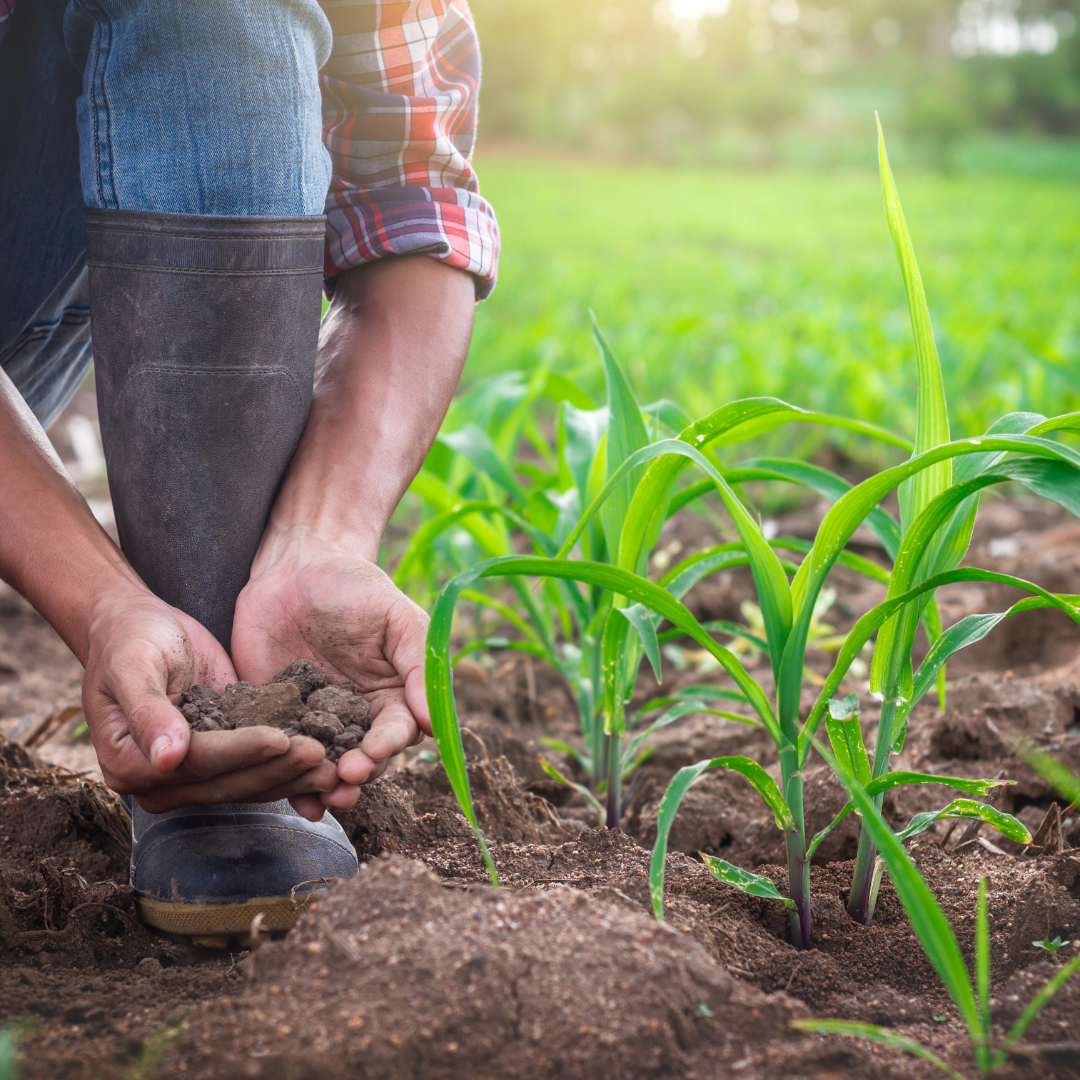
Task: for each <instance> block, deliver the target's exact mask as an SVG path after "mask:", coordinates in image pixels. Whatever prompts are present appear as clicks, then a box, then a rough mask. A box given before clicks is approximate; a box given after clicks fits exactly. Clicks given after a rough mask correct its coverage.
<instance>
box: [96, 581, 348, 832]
mask: <svg viewBox="0 0 1080 1080" xmlns="http://www.w3.org/2000/svg"><path fill="white" fill-rule="evenodd" d="M88 642H89V652H88V656H87V659H86V675H85V678H84V679H83V710H84V712H85V713H86V722H87V726H88V727H89V729H90V736H91V738H92V739H93V742H94V749H95V750H96V751H97V755H98V761H99V762H100V764H101V771H102V773H103V775H104V777H105V782H106V783H107V784H108V785H109V787H111V788H112V789H113V790H114V791H118V792H120V793H121V794H132V795H134V796H135V798H136V799H137V800H138V802H139V805H140V806H142V807H143V809H145V810H148V811H150V812H151V813H162V812H163V811H165V810H172V809H175V808H176V807H179V806H185V805H188V804H192V803H196V804H197V803H213V802H242V801H258V802H269V801H271V800H274V799H281V798H286V797H290V796H297V795H302V794H306V793H310V792H319V791H326V790H331V789H333V788H334V787H335V786H336V784H337V771H336V769H335V768H334V766H333V765H332V764H331V763H330V762H327V761H325V760H324V757H325V754H324V751H323V748H322V746H321V744H320V743H318V742H316V741H315V740H314V739H308V738H302V737H299V738H293V739H291V740H290V739H289V737H288V736H287V735H285V733H284V732H282V731H278V730H275V729H274V728H270V727H249V728H241V729H239V730H237V731H213V732H196V733H192V732H191V729H190V727H189V726H188V723H187V721H186V720H185V719H184V717H183V715H182V714H181V713H180V711H179V710H178V709H177V707H176V706H177V703H178V702H179V700H180V695H181V693H182V692H183V691H184V690H185V689H187V688H188V687H189V686H191V685H192V684H193V683H195V684H200V685H203V686H210V687H213V688H215V689H217V690H221V689H224V687H225V686H226V684H228V683H231V682H235V681H236V674H235V672H234V671H233V665H232V663H231V662H230V660H229V657H228V655H227V654H226V653H225V650H224V649H222V647H221V646H220V645H219V644H218V643H217V641H215V640H214V638H213V637H212V636H211V634H210V633H209V631H207V630H206V629H205V628H204V627H203V626H201V625H200V624H199V623H198V622H196V621H195V620H194V619H192V618H190V617H189V616H187V615H185V614H184V613H183V612H181V611H178V610H176V609H175V608H172V607H169V605H168V604H165V603H163V602H162V601H161V600H158V599H157V598H156V597H154V596H153V595H151V594H150V593H149V592H148V591H146V590H145V588H144V589H142V590H139V589H132V590H130V591H128V590H124V592H123V593H122V594H119V595H114V596H112V597H111V598H110V599H109V600H108V601H105V602H103V603H101V604H99V605H98V606H97V608H96V609H95V611H94V616H93V618H92V620H91V623H90V628H89V633H88Z"/></svg>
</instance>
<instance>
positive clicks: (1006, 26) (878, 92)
mask: <svg viewBox="0 0 1080 1080" xmlns="http://www.w3.org/2000/svg"><path fill="white" fill-rule="evenodd" d="M471 4H472V10H473V14H474V17H475V19H476V23H477V27H478V29H479V32H480V38H481V43H482V46H483V50H484V83H483V90H482V95H483V113H482V117H483V125H484V128H483V130H484V134H485V135H486V136H489V137H490V136H494V137H498V138H501V139H508V138H509V139H512V138H521V139H528V140H531V141H539V142H546V143H556V144H560V145H564V146H570V147H576V148H580V149H583V150H592V151H600V152H603V153H606V154H614V155H634V156H648V157H654V158H658V159H661V160H689V161H712V160H724V159H730V158H731V157H733V156H734V157H736V158H740V157H741V158H742V159H744V160H759V161H768V160H771V158H772V156H773V151H774V149H775V146H776V144H777V141H778V140H780V139H782V138H784V137H786V136H789V135H791V134H792V133H793V132H795V133H798V132H803V133H807V134H809V135H811V136H812V137H816V138H818V139H820V140H828V139H829V138H838V137H840V138H842V137H844V136H849V137H860V138H861V137H862V136H863V135H864V134H865V129H866V127H867V124H868V122H869V112H870V110H871V109H872V108H874V107H879V108H881V109H882V111H883V113H884V114H885V115H886V116H889V115H890V114H891V115H892V116H893V117H894V118H895V119H901V118H903V119H904V122H905V126H906V130H907V131H908V133H909V134H910V135H911V137H912V139H913V140H914V141H915V142H916V143H917V144H918V145H920V146H922V147H923V148H924V152H925V154H926V156H927V157H928V158H929V159H930V160H931V161H933V162H934V163H936V164H938V165H940V166H943V167H947V166H948V165H949V162H950V160H951V153H952V147H953V146H954V144H955V143H956V141H957V139H958V138H960V137H961V136H962V135H963V134H965V133H966V132H968V131H971V130H972V129H974V128H976V127H983V128H987V129H1011V130H1030V131H1041V132H1048V133H1052V134H1059V135H1061V134H1073V133H1077V132H1080V35H1077V33H1076V28H1077V20H1078V17H1080V0H964V2H963V3H961V4H960V5H959V7H958V6H957V4H956V2H955V0H817V3H816V4H811V3H808V2H803V0H471Z"/></svg>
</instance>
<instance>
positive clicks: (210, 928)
mask: <svg viewBox="0 0 1080 1080" xmlns="http://www.w3.org/2000/svg"><path fill="white" fill-rule="evenodd" d="M317 896H318V894H310V893H309V894H308V895H307V896H304V897H303V898H302V899H298V900H296V901H294V900H292V899H290V898H289V897H288V896H265V897H256V898H255V899H253V900H246V901H244V902H243V903H241V904H185V903H179V902H168V901H163V900H148V899H145V898H143V897H136V898H135V907H136V910H137V911H138V913H139V918H140V919H141V920H142V921H143V922H144V923H146V925H147V926H152V927H154V929H156V930H163V931H164V932H165V933H166V934H172V935H173V936H174V937H183V938H190V939H191V941H192V942H193V943H194V944H195V945H201V946H203V947H204V948H211V949H226V948H228V947H229V942H230V941H231V940H232V939H233V938H238V939H239V940H240V944H241V945H242V946H244V947H246V946H248V945H249V944H250V941H251V936H252V923H253V922H254V920H255V919H256V918H257V917H258V916H259V915H261V916H262V919H261V921H260V922H259V923H258V924H257V928H256V931H255V933H256V936H259V935H263V936H264V937H268V936H270V935H271V934H273V935H275V936H277V935H280V934H283V933H284V932H285V931H287V930H290V929H291V928H292V927H293V925H294V924H295V923H296V920H297V919H299V918H300V916H301V915H302V914H303V913H304V911H305V909H306V908H307V906H308V904H310V903H311V901H312V900H315V899H317Z"/></svg>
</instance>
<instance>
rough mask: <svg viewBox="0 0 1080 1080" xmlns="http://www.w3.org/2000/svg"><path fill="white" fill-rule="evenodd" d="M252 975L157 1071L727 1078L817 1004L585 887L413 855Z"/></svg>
mask: <svg viewBox="0 0 1080 1080" xmlns="http://www.w3.org/2000/svg"><path fill="white" fill-rule="evenodd" d="M248 974H249V988H248V989H247V990H246V992H245V993H244V994H243V995H241V996H240V997H239V998H236V999H232V1000H229V1001H227V1002H225V1003H222V1002H217V1003H215V1004H214V1006H213V1008H212V1009H211V1008H206V1009H203V1010H200V1012H199V1013H198V1015H197V1016H196V1017H195V1018H193V1020H192V1022H191V1025H190V1027H189V1028H188V1030H187V1031H186V1032H185V1034H184V1035H183V1037H182V1039H181V1042H180V1043H179V1044H178V1045H177V1048H176V1052H175V1056H174V1057H172V1058H170V1059H169V1061H168V1062H166V1064H165V1067H164V1069H163V1070H162V1072H161V1073H160V1074H159V1075H161V1076H163V1077H171V1076H179V1075H181V1073H182V1074H183V1075H184V1076H185V1077H197V1078H200V1080H211V1078H215V1080H216V1078H218V1077H235V1076H245V1077H249V1076H250V1077H276V1076H290V1077H296V1078H297V1080H306V1078H309V1077H310V1078H312V1080H314V1078H315V1077H323V1076H364V1077H365V1078H367V1080H375V1078H382V1077H386V1078H390V1077H393V1078H395V1080H404V1078H407V1077H424V1078H425V1080H437V1078H442V1077H461V1076H470V1077H475V1078H477V1080H482V1078H488V1077H490V1078H492V1080H495V1078H498V1080H518V1078H520V1080H526V1078H528V1080H533V1078H535V1077H543V1076H552V1077H554V1076H558V1077H562V1078H565V1080H576V1078H581V1080H585V1078H586V1077H587V1078H589V1080H591V1078H593V1077H596V1076H617V1077H619V1078H621V1080H635V1078H638V1077H641V1078H644V1077H660V1076H663V1077H676V1076H679V1077H682V1076H701V1077H705V1076H710V1077H711V1076H725V1075H728V1073H729V1071H730V1067H731V1063H733V1062H735V1061H737V1060H738V1059H741V1058H743V1056H744V1053H745V1051H744V1040H747V1039H752V1040H753V1041H758V1040H767V1041H768V1042H769V1043H770V1044H771V1046H772V1048H773V1049H774V1051H775V1052H776V1053H777V1054H779V1053H781V1052H782V1051H783V1050H784V1048H785V1047H790V1046H793V1045H794V1044H795V1043H797V1042H799V1041H800V1040H799V1039H798V1038H797V1037H796V1036H795V1034H794V1033H793V1032H791V1031H790V1030H789V1029H788V1027H787V1021H788V1020H789V1019H791V1018H792V1017H794V1016H798V1015H801V1014H803V1012H804V1010H803V1009H802V1007H801V1006H799V1005H798V1003H796V1002H795V1001H793V1000H792V999H790V998H788V997H786V996H785V995H783V994H776V995H772V996H766V995H763V994H759V993H757V992H756V991H753V990H747V989H745V988H740V987H739V985H738V983H737V982H736V980H734V979H732V978H731V976H730V975H728V974H727V973H726V972H724V971H723V970H722V969H721V968H720V967H719V966H718V965H717V964H716V963H715V962H714V961H713V960H712V959H711V958H710V957H709V956H708V955H707V954H706V952H705V950H704V949H703V948H701V946H700V945H698V944H697V943H696V942H694V941H692V940H689V939H688V938H687V937H685V936H684V935H681V934H679V933H678V932H677V931H673V930H671V929H669V928H667V927H665V926H662V925H658V924H657V923H656V922H655V920H653V919H650V918H648V917H647V916H645V915H641V914H637V913H634V912H629V911H626V910H623V909H620V908H619V907H616V906H614V905H612V904H609V903H606V902H604V901H601V900H596V899H591V898H589V897H587V896H585V895H584V894H582V893H580V892H578V891H575V890H572V889H557V890H554V891H551V892H530V893H509V894H508V893H505V892H504V893H499V892H496V891H495V890H492V889H477V890H474V891H470V892H468V893H463V892H460V891H458V890H452V889H447V888H446V887H445V886H443V885H441V884H440V883H439V882H438V881H437V879H436V878H434V877H433V876H432V875H431V874H430V873H429V872H428V871H427V870H426V869H425V868H424V867H423V866H422V865H420V864H418V863H415V862H411V861H407V860H405V859H402V858H400V857H392V858H390V859H388V860H378V861H376V862H374V863H369V864H367V865H366V867H365V868H364V869H363V870H362V871H361V873H360V874H359V875H358V876H357V877H356V878H355V879H354V880H352V881H350V882H346V883H343V884H341V885H339V886H337V887H335V888H334V889H333V891H332V893H331V895H330V897H329V898H328V899H327V900H324V901H320V902H319V903H317V904H315V905H313V907H312V909H311V911H310V913H308V914H306V915H305V916H304V917H303V919H302V920H301V922H300V923H299V924H298V925H297V927H296V929H295V930H294V931H293V932H292V933H291V934H290V935H289V937H288V938H287V939H286V940H285V941H283V942H280V943H272V944H269V945H266V946H264V947H263V948H262V949H260V950H259V951H258V952H257V953H256V954H255V955H254V956H253V957H252V958H251V961H250V963H249V968H248ZM328 990H330V991H332V992H325V991H328ZM301 1003H302V1008H301V1007H300V1006H301ZM185 1066H186V1068H185Z"/></svg>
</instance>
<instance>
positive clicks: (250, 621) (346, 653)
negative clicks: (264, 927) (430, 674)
mask: <svg viewBox="0 0 1080 1080" xmlns="http://www.w3.org/2000/svg"><path fill="white" fill-rule="evenodd" d="M297 534H300V535H297ZM266 546H267V545H266V544H265V542H264V551H263V552H261V553H260V554H261V558H260V559H259V560H258V561H257V563H256V570H255V571H254V572H253V574H252V578H251V580H250V581H249V583H248V585H247V587H246V588H245V589H244V591H243V592H242V593H241V594H240V599H239V600H238V601H237V603H236V616H235V619H234V621H233V637H232V646H233V660H234V661H235V663H236V669H237V671H238V673H239V674H240V677H241V678H243V679H247V680H249V681H250V682H253V683H264V682H266V681H267V680H268V679H269V678H270V677H271V676H272V675H273V674H274V673H275V672H277V671H280V670H281V668H283V667H285V665H286V664H288V663H290V662H291V661H292V660H295V659H297V658H302V659H308V660H311V661H312V662H313V663H314V664H315V666H316V667H318V668H319V670H320V671H323V672H325V673H326V674H327V675H328V676H329V677H330V680H331V681H335V680H336V681H339V682H340V681H343V680H346V679H348V680H350V681H352V682H354V683H355V684H356V686H357V687H358V689H359V690H360V691H361V692H362V693H363V694H364V695H365V696H366V697H367V700H368V702H369V704H370V705H371V712H372V716H373V722H372V725H371V730H370V731H369V732H368V733H367V734H366V735H365V736H364V740H363V742H362V743H361V744H360V746H359V747H358V748H357V749H356V750H350V751H349V752H348V753H346V754H345V755H343V756H342V758H341V760H340V761H339V762H338V768H337V774H338V777H339V780H340V783H339V784H338V785H337V787H336V788H335V789H334V790H332V791H329V792H327V793H325V794H323V795H322V797H321V804H322V805H323V806H336V807H347V806H351V805H352V804H353V803H354V802H355V801H356V798H357V793H358V785H360V784H364V783H366V782H367V781H369V780H373V779H374V778H375V777H377V776H379V775H381V773H382V772H383V770H384V769H385V768H386V764H387V762H388V761H389V760H390V758H392V757H393V756H394V755H395V754H399V753H401V751H402V750H404V749H405V747H407V746H411V745H412V744H414V743H416V742H419V741H420V740H421V739H422V738H423V737H424V735H425V734H428V735H430V734H431V720H430V718H429V715H428V710H427V700H426V697H425V695H424V641H425V637H426V634H427V622H428V620H427V615H425V613H424V612H423V611H422V610H421V609H420V608H419V607H417V605H416V604H414V603H413V602H412V601H411V600H410V599H409V598H408V597H407V596H405V594H404V593H402V592H401V591H400V590H399V589H397V588H396V587H395V586H394V584H393V582H392V581H391V580H390V579H389V578H388V577H387V576H386V574H384V573H383V572H382V570H380V569H379V568H378V567H377V566H375V565H374V564H372V563H370V562H368V561H366V560H365V559H362V558H359V557H358V556H351V555H348V554H346V553H343V552H341V551H338V550H336V549H334V548H333V547H332V546H328V545H325V544H321V543H319V542H318V541H317V540H314V539H313V538H310V537H305V536H303V535H302V531H301V530H296V531H295V532H294V533H293V534H292V536H291V537H290V536H286V537H285V538H284V539H283V540H282V541H281V542H280V543H279V544H277V545H274V548H273V551H274V554H273V557H271V555H270V554H269V552H268V551H267V550H265V549H266ZM305 549H306V551H307V553H306V554H305ZM319 801H320V800H318V799H316V798H314V797H311V798H307V799H295V800H294V802H293V805H294V806H296V808H297V810H299V811H300V812H301V813H303V814H305V816H314V815H315V814H317V813H321V806H319V805H318V804H319Z"/></svg>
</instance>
